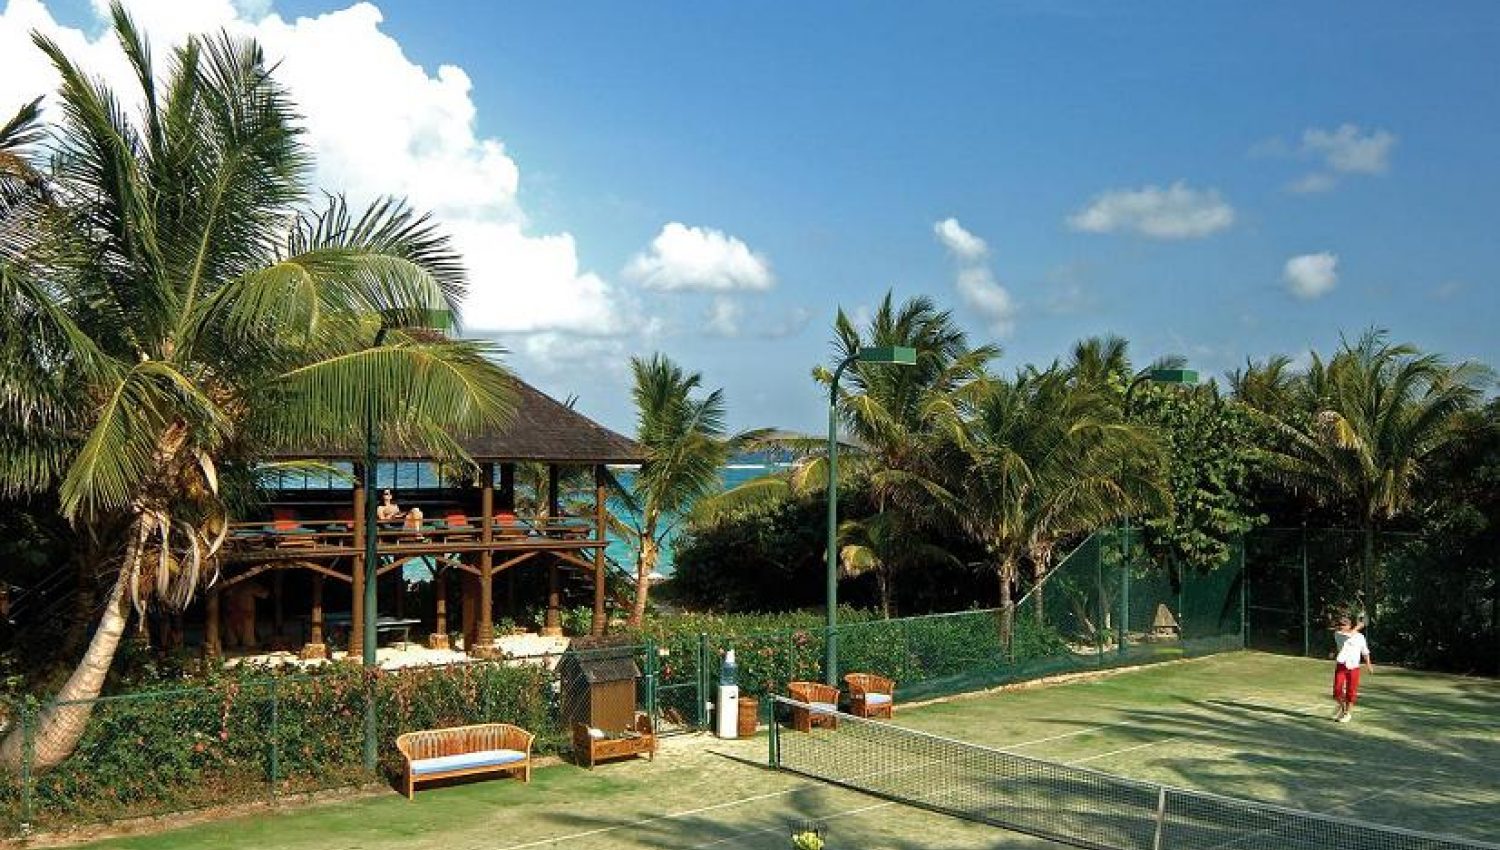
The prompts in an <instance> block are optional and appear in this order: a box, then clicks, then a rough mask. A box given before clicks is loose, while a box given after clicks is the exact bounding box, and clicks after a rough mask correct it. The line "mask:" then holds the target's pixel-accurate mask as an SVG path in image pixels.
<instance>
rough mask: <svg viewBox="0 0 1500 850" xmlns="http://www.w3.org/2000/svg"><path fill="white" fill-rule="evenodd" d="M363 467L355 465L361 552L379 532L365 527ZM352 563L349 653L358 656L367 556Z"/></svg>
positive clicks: (362, 630) (361, 643) (357, 546)
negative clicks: (367, 536) (370, 536)
mask: <svg viewBox="0 0 1500 850" xmlns="http://www.w3.org/2000/svg"><path fill="white" fill-rule="evenodd" d="M363 467H364V464H359V463H356V464H355V465H354V480H355V482H356V483H355V485H354V548H355V549H358V550H359V551H360V552H363V551H364V550H365V535H367V534H376V533H377V529H374V528H365V499H367V498H369V494H368V493H366V492H365V487H364V480H365V474H364V469H363ZM351 563H352V564H353V565H354V575H353V578H354V581H353V583H352V585H351V586H350V592H351V593H352V594H353V603H352V604H351V605H350V606H349V613H350V615H351V617H350V621H349V654H350V655H351V656H358V655H362V654H363V652H364V643H365V556H364V555H355V556H354V557H353V558H352V559H351Z"/></svg>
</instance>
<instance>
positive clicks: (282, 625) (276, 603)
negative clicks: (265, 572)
mask: <svg viewBox="0 0 1500 850" xmlns="http://www.w3.org/2000/svg"><path fill="white" fill-rule="evenodd" d="M285 585H286V571H285V570H276V571H274V573H273V574H272V576H271V649H273V650H279V649H285V648H286V646H285V645H284V644H283V643H282V642H281V639H282V638H281V636H282V634H283V633H284V632H285V631H286V611H285V609H284V607H283V606H282V604H281V600H282V591H283V590H285Z"/></svg>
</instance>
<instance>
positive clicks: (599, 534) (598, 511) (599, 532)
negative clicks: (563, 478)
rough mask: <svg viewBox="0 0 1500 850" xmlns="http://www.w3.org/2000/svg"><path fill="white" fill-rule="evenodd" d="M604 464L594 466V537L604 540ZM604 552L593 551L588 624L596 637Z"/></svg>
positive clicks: (602, 616)
mask: <svg viewBox="0 0 1500 850" xmlns="http://www.w3.org/2000/svg"><path fill="white" fill-rule="evenodd" d="M604 476H605V473H604V464H602V463H600V464H595V465H594V537H595V539H597V540H604V539H605V535H606V532H607V530H608V525H609V519H608V517H609V513H608V511H607V509H606V507H605V505H606V498H605V492H604ZM605 623H606V618H605V613H604V550H603V549H595V550H594V616H593V619H592V620H591V621H590V622H589V634H591V635H594V636H595V637H598V636H599V635H602V634H604V626H605Z"/></svg>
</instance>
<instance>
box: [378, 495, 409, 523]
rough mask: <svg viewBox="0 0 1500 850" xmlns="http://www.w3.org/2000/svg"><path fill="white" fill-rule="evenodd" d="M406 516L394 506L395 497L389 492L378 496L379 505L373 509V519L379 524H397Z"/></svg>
mask: <svg viewBox="0 0 1500 850" xmlns="http://www.w3.org/2000/svg"><path fill="white" fill-rule="evenodd" d="M404 516H406V514H405V513H403V512H402V510H401V506H400V505H398V504H396V496H395V494H393V493H391V491H390V490H386V491H385V492H383V493H381V494H380V504H379V505H377V506H376V507H375V519H377V520H379V521H381V522H397V521H398V520H400V519H401V518H402V517H404Z"/></svg>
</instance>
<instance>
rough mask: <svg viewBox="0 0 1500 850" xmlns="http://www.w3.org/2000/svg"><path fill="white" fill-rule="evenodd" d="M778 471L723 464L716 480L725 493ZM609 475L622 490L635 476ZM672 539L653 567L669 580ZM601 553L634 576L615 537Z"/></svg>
mask: <svg viewBox="0 0 1500 850" xmlns="http://www.w3.org/2000/svg"><path fill="white" fill-rule="evenodd" d="M780 468H784V465H782V464H778V463H769V462H761V461H749V460H747V461H746V462H742V463H730V464H726V465H725V466H723V467H722V468H720V470H719V478H720V480H721V481H723V489H724V490H729V489H732V488H734V487H737V486H739V485H740V484H743V483H745V482H746V481H749V480H751V479H754V478H759V477H761V476H762V475H765V474H767V473H769V472H774V471H775V470H777V469H780ZM613 472H614V474H615V478H617V479H619V481H620V483H621V484H623V485H625V486H626V487H629V486H630V484H631V480H632V479H633V478H634V476H635V473H634V471H633V470H631V469H623V468H621V469H614V470H613ZM610 509H611V510H613V511H615V513H616V515H617V516H618V515H620V514H622V513H623V512H624V510H625V507H624V505H619V504H611V505H610ZM676 535H677V530H675V529H674V531H673V533H672V534H671V535H669V536H668V538H667V539H666V540H665V541H663V543H662V547H661V558H660V560H659V561H658V563H657V567H656V571H657V572H659V573H661V574H662V575H664V576H670V575H671V574H672V565H673V557H672V543H673V540H674V538H675V537H676ZM605 553H606V554H607V555H608V556H609V558H610V559H611V560H613V561H614V562H615V563H617V564H619V565H620V566H622V567H624V568H625V569H627V570H630V571H631V572H632V573H634V571H635V552H634V551H633V550H632V549H631V547H630V546H629V545H628V544H627V543H626V542H625V541H624V540H621V539H619V538H618V537H617V536H615V535H613V534H611V535H610V540H609V548H608V549H606V550H605Z"/></svg>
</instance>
